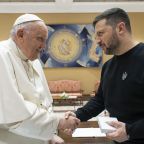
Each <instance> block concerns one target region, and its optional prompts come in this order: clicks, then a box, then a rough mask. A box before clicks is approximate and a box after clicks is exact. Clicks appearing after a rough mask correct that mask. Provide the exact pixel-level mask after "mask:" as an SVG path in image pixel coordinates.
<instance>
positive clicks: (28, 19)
mask: <svg viewBox="0 0 144 144" xmlns="http://www.w3.org/2000/svg"><path fill="white" fill-rule="evenodd" d="M32 21H43V20H42V19H40V18H39V17H38V16H36V15H34V14H23V15H21V16H19V17H18V18H17V19H16V21H15V22H14V24H13V26H16V25H19V24H22V23H25V22H32Z"/></svg>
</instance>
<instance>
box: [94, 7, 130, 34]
mask: <svg viewBox="0 0 144 144" xmlns="http://www.w3.org/2000/svg"><path fill="white" fill-rule="evenodd" d="M102 19H106V21H107V22H106V24H109V25H111V26H113V27H115V26H116V24H117V23H119V22H124V23H125V25H126V28H127V30H128V31H129V32H130V33H131V25H130V19H129V16H128V14H127V13H126V12H125V11H124V10H123V9H121V8H111V9H108V10H106V11H104V12H103V13H101V14H100V15H98V16H97V17H96V18H95V19H94V21H93V26H94V27H95V25H96V23H97V22H99V21H100V20H102Z"/></svg>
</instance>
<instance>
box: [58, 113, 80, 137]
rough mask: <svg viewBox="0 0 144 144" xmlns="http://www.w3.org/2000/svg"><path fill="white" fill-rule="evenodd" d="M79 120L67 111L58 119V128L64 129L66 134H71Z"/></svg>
mask: <svg viewBox="0 0 144 144" xmlns="http://www.w3.org/2000/svg"><path fill="white" fill-rule="evenodd" d="M79 123H80V120H79V119H78V118H76V115H75V113H73V112H71V111H68V112H66V113H65V116H64V118H61V119H60V120H59V124H58V130H62V131H64V132H65V133H66V134H68V135H72V133H73V131H74V130H75V129H76V128H77V127H78V125H79Z"/></svg>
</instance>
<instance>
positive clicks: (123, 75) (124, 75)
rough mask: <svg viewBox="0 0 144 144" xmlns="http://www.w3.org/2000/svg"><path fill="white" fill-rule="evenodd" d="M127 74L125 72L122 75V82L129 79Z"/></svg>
mask: <svg viewBox="0 0 144 144" xmlns="http://www.w3.org/2000/svg"><path fill="white" fill-rule="evenodd" d="M127 75H128V74H127V72H123V74H122V80H125V79H126V78H127Z"/></svg>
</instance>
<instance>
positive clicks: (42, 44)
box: [39, 43, 46, 51]
mask: <svg viewBox="0 0 144 144" xmlns="http://www.w3.org/2000/svg"><path fill="white" fill-rule="evenodd" d="M44 48H46V43H41V45H40V47H39V51H42V50H43V49H44Z"/></svg>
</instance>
